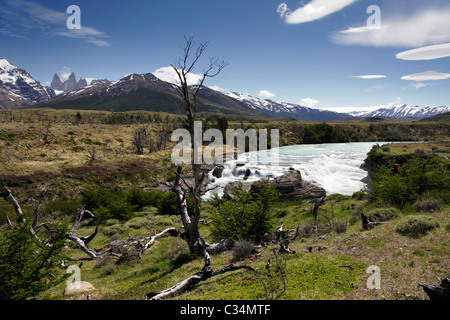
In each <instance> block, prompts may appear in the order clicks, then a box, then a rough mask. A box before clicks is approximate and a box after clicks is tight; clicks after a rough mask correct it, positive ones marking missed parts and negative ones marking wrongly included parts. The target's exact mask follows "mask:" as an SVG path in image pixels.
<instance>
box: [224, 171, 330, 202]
mask: <svg viewBox="0 0 450 320" xmlns="http://www.w3.org/2000/svg"><path fill="white" fill-rule="evenodd" d="M269 183H270V184H271V185H272V186H273V187H274V188H275V189H276V190H277V191H278V192H279V193H280V194H281V196H280V200H281V201H290V200H299V199H303V200H313V199H316V198H321V197H324V196H325V195H326V191H325V189H324V188H322V187H319V186H317V185H314V184H312V183H309V182H307V181H304V180H303V179H302V176H301V173H300V171H299V170H295V169H293V168H290V169H289V171H288V172H286V173H285V174H284V175H282V176H280V177H277V178H274V179H272V180H269ZM237 185H238V183H237V182H235V183H231V184H229V185H227V186H226V187H225V189H224V196H225V197H227V198H232V197H233V194H232V190H233V187H236V186H237ZM259 188H261V184H260V183H254V182H243V183H242V190H244V191H253V192H255V193H257V192H258V191H259Z"/></svg>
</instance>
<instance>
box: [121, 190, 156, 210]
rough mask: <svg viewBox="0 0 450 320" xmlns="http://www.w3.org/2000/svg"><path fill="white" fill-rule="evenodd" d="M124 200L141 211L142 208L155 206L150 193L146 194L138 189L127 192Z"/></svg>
mask: <svg viewBox="0 0 450 320" xmlns="http://www.w3.org/2000/svg"><path fill="white" fill-rule="evenodd" d="M126 198H127V202H128V203H130V204H131V205H132V206H134V207H136V209H137V210H142V208H144V207H147V206H150V205H155V202H154V198H153V197H152V194H151V192H146V191H144V190H142V189H139V188H133V189H130V190H128V192H127V194H126Z"/></svg>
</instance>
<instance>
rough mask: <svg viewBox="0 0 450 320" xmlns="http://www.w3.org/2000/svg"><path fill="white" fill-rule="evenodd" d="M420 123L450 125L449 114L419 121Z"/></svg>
mask: <svg viewBox="0 0 450 320" xmlns="http://www.w3.org/2000/svg"><path fill="white" fill-rule="evenodd" d="M419 121H421V122H447V123H450V112H446V113H442V114H438V115H435V116H432V117H428V118H424V119H421V120H419Z"/></svg>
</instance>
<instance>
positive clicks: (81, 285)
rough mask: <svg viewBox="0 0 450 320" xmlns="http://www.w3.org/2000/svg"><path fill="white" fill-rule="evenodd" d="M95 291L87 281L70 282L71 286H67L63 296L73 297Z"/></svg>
mask: <svg viewBox="0 0 450 320" xmlns="http://www.w3.org/2000/svg"><path fill="white" fill-rule="evenodd" d="M94 290H97V289H95V287H94V286H93V285H92V284H91V283H89V282H87V281H76V282H72V283H71V284H69V285H68V286H67V287H66V288H65V289H64V292H63V295H64V296H69V295H74V294H79V293H84V292H90V291H94Z"/></svg>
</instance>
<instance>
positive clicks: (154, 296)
mask: <svg viewBox="0 0 450 320" xmlns="http://www.w3.org/2000/svg"><path fill="white" fill-rule="evenodd" d="M239 269H247V270H251V271H255V270H254V269H253V268H252V267H250V266H249V265H246V264H241V265H234V264H230V265H228V266H226V267H224V268H222V269H220V270H216V271H213V270H211V269H210V268H209V267H206V266H205V267H203V269H202V270H201V271H199V272H197V273H194V274H193V275H192V276H190V277H189V278H187V279H185V280H183V281H181V282H179V283H177V284H176V285H174V286H173V287H171V288H168V289H166V290H163V291H161V292H150V293H148V294H147V295H146V296H145V297H144V300H161V299H168V298H171V297H174V296H176V295H178V294H181V293H183V292H186V291H188V290H190V289H192V288H193V287H194V286H195V285H196V284H198V283H199V282H201V281H205V280H208V279H210V278H212V277H214V276H217V275H219V274H223V273H226V272H230V271H235V270H239Z"/></svg>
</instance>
